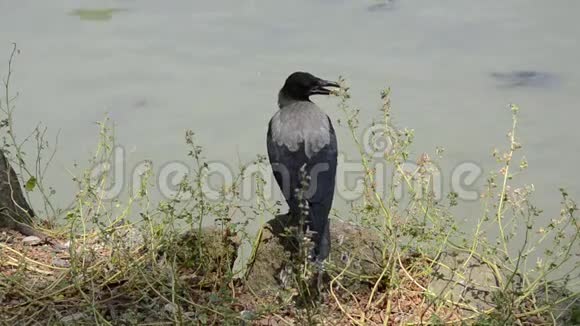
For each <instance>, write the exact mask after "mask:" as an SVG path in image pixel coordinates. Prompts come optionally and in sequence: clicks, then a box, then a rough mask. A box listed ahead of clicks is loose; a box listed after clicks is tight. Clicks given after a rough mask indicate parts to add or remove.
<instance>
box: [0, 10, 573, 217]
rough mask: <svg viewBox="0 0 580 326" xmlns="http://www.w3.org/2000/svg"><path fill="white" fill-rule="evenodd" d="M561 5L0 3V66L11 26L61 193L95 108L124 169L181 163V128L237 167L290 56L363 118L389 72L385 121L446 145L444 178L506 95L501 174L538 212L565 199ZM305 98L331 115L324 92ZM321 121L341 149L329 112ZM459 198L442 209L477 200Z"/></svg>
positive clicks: (487, 150)
mask: <svg viewBox="0 0 580 326" xmlns="http://www.w3.org/2000/svg"><path fill="white" fill-rule="evenodd" d="M79 9H99V10H100V11H82V10H81V11H77V12H76V13H75V10H79ZM103 9H104V10H103ZM106 9H122V10H106ZM578 12H580V2H578V1H577V0H561V1H558V2H557V3H556V2H550V1H539V0H533V1H530V0H526V1H523V0H517V1H516V0H514V1H496V0H492V1H478V2H473V1H465V0H442V1H426V0H425V1H417V0H398V1H390V2H389V1H388V2H381V1H370V0H367V1H365V0H356V1H354V0H350V1H348V0H342V1H330V0H317V1H273V0H268V1H265V0H242V1H238V0H236V1H205V2H201V1H171V2H162V1H130V0H124V1H81V2H79V1H72V0H71V1H57V0H54V1H50V2H39V1H25V0H21V1H0V13H1V14H0V16H1V19H0V50H1V51H0V59H1V62H2V64H1V65H0V66H1V67H2V69H1V70H0V71H1V73H2V76H4V75H5V72H6V67H7V64H6V62H7V60H8V56H9V54H10V50H11V42H17V43H18V47H19V48H20V49H21V51H22V52H21V54H20V55H18V57H17V59H16V63H15V72H14V76H13V80H12V87H13V89H14V90H16V91H18V92H19V94H20V95H19V98H18V100H17V102H16V105H17V107H16V117H15V119H16V123H17V126H16V128H17V132H18V136H19V137H20V138H21V139H22V138H23V137H25V136H26V135H27V134H28V132H29V131H30V130H31V129H32V128H34V126H36V125H37V124H38V123H40V122H42V123H43V125H45V126H46V127H48V130H49V131H48V133H47V135H48V139H49V140H52V139H54V137H55V136H56V134H57V132H60V136H59V144H58V152H57V155H56V157H55V160H54V162H53V165H52V167H51V169H50V170H49V175H48V177H47V180H46V183H47V184H52V185H54V186H55V188H56V190H57V195H56V200H57V203H58V204H59V206H61V207H63V206H66V205H68V204H69V203H70V199H71V196H72V194H73V193H74V191H75V190H76V189H75V186H74V184H73V182H72V181H71V177H70V174H69V172H68V170H71V171H78V169H77V168H74V167H73V164H72V163H73V162H74V161H77V162H79V163H80V166H81V167H86V165H84V164H85V163H84V162H86V161H87V159H88V158H89V156H90V153H91V152H92V150H93V149H94V146H95V144H96V142H97V136H98V128H97V126H96V125H95V121H97V120H101V119H102V118H103V117H104V115H105V114H106V113H107V112H108V113H109V116H110V117H111V118H112V120H113V121H114V122H115V125H116V138H117V141H118V143H119V144H121V145H123V147H124V148H125V153H126V159H127V161H126V166H127V167H128V168H129V169H130V168H131V167H132V166H135V165H136V164H137V163H138V162H141V161H143V160H146V159H149V160H152V161H153V162H154V166H155V167H156V168H159V167H161V166H163V165H164V164H166V163H167V162H171V161H184V162H185V160H186V152H187V150H186V146H185V145H184V133H185V130H186V129H192V130H194V131H195V132H196V133H197V135H198V139H199V141H200V142H201V144H203V145H205V147H206V151H207V152H206V153H207V156H208V157H210V158H212V159H215V160H219V161H221V162H227V163H228V164H231V166H236V165H237V162H238V161H247V160H250V159H253V158H254V157H255V156H256V154H265V153H266V148H265V133H266V129H267V123H268V120H269V119H270V117H271V115H272V114H273V113H274V112H275V110H276V109H277V106H276V96H277V91H278V90H279V88H280V87H281V85H282V83H283V81H284V79H285V78H286V76H287V75H288V74H289V73H291V72H293V71H296V70H306V71H310V72H312V73H314V74H316V75H318V76H320V77H323V78H327V79H336V78H337V77H338V76H339V75H342V76H345V77H346V78H347V80H348V83H349V84H350V85H351V86H352V96H353V97H352V101H353V104H355V105H356V106H358V107H360V108H361V109H362V113H361V114H362V117H361V122H362V123H363V126H365V125H368V123H367V121H370V118H371V117H375V116H377V114H378V111H377V109H378V108H379V106H380V99H379V91H380V89H382V88H383V87H385V86H391V87H392V89H393V95H392V102H393V107H394V117H395V120H396V124H397V125H398V126H401V127H409V128H413V129H415V130H416V144H415V146H414V152H413V153H412V157H413V160H415V158H416V157H417V156H419V155H420V154H421V153H422V152H430V153H433V152H434V150H435V147H436V146H443V147H445V149H446V151H445V158H444V162H443V164H442V166H441V171H442V177H443V179H442V180H443V186H444V187H447V185H448V184H449V182H450V174H451V172H450V171H452V169H453V168H454V167H456V166H458V165H460V164H461V163H464V162H472V163H475V164H476V165H478V166H480V167H482V169H483V172H484V173H488V172H489V171H490V169H492V168H495V165H494V162H493V159H492V158H491V156H490V154H491V151H492V149H493V148H494V147H495V146H503V147H505V144H506V142H507V138H506V137H505V135H506V133H507V131H508V129H509V128H510V126H511V120H510V119H511V118H510V111H509V109H508V105H509V104H510V103H517V104H518V105H519V106H520V107H521V114H520V120H519V123H520V130H519V136H520V142H521V143H522V144H523V146H524V151H525V155H526V158H527V160H528V161H529V166H530V167H529V169H528V171H527V172H526V174H525V175H523V176H521V179H518V180H519V182H521V183H524V182H525V183H533V184H534V185H535V188H536V195H535V200H536V201H535V202H536V204H537V205H538V206H540V207H542V208H544V209H545V211H546V214H545V215H544V216H543V217H542V218H544V219H549V218H552V217H555V216H557V215H558V213H559V202H560V197H559V192H558V188H559V187H565V188H566V189H568V191H569V192H570V194H571V195H572V196H574V197H575V198H580V184H579V182H578V180H579V179H578V177H577V168H578V166H580V146H579V145H578V139H579V128H578V122H577V121H578V120H579V119H580V110H579V109H578V99H579V95H578V93H577V92H578V90H579V89H580V65H578V64H577V60H578V58H580V42H578V30H580V21H578V20H577V13H578ZM574 31H576V32H574ZM315 101H316V102H317V103H319V104H320V105H321V106H322V107H323V108H324V110H325V111H326V112H328V113H329V115H330V116H331V117H332V119H333V120H334V121H336V119H338V118H340V117H342V114H341V113H340V112H339V111H338V110H336V105H337V100H336V99H326V98H316V99H315ZM335 124H336V123H335ZM338 137H339V145H340V150H341V151H342V152H343V153H344V154H345V155H346V156H347V157H348V158H350V159H353V160H354V159H355V158H356V156H355V155H354V153H355V150H354V146H353V144H352V141H351V140H350V138H349V135H348V133H347V132H346V130H344V128H338ZM483 181H484V176H482V177H481V178H480V179H479V180H478V182H479V184H481V183H482V182H483ZM444 190H448V188H444ZM464 204H465V205H464V207H465V208H463V209H462V210H459V211H458V212H459V213H458V218H460V219H468V220H469V219H471V218H473V217H474V216H475V215H477V212H478V210H477V209H478V208H479V205H478V204H477V203H474V202H470V203H469V202H468V203H464ZM343 205H344V200H341V199H338V200H337V204H336V206H337V207H342V206H343Z"/></svg>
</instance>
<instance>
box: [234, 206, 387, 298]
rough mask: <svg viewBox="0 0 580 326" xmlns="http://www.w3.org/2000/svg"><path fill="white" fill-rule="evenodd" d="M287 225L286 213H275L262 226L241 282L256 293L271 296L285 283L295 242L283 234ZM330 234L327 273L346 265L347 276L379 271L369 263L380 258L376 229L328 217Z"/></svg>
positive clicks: (334, 272)
mask: <svg viewBox="0 0 580 326" xmlns="http://www.w3.org/2000/svg"><path fill="white" fill-rule="evenodd" d="M291 225H292V221H291V220H290V218H289V217H288V216H287V215H278V216H276V218H274V219H272V220H271V221H269V222H268V223H266V225H265V226H264V227H263V228H262V239H261V241H260V246H259V248H258V250H257V251H256V253H255V256H254V257H253V258H251V261H252V262H251V263H250V264H249V267H248V268H249V270H248V271H247V272H246V278H245V282H244V284H245V286H247V287H248V288H250V289H251V290H252V291H254V292H255V293H256V294H257V295H273V294H275V293H276V292H278V291H279V290H280V289H281V288H282V287H286V286H287V285H288V284H286V283H288V282H286V281H285V280H286V279H287V278H288V277H287V274H288V273H289V272H288V270H289V269H290V268H289V266H288V262H289V261H290V260H291V257H292V255H293V252H295V251H296V245H297V244H296V243H295V242H296V241H295V240H294V241H292V240H290V239H289V237H287V236H285V231H284V229H285V228H286V227H289V226H291ZM330 235H331V243H332V246H331V252H330V257H329V259H328V264H327V270H328V271H329V273H331V274H338V273H340V271H342V270H343V269H344V268H346V267H347V265H348V268H347V270H348V271H349V272H350V273H351V275H352V274H364V275H370V276H373V275H375V276H378V275H380V274H381V272H382V269H381V268H380V267H379V266H378V265H377V264H373V263H372V261H380V260H381V259H382V258H381V256H382V252H381V248H382V244H381V241H380V236H379V234H378V233H377V232H375V231H373V230H371V229H367V228H363V227H360V226H356V225H354V224H351V223H347V222H343V221H338V220H332V221H331V222H330ZM377 259H378V260H377ZM355 283H356V284H355ZM352 285H353V286H356V287H358V286H361V283H360V282H353V284H352ZM363 286H364V285H363ZM351 289H352V288H351ZM352 290H354V289H352Z"/></svg>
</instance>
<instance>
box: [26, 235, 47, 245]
mask: <svg viewBox="0 0 580 326" xmlns="http://www.w3.org/2000/svg"><path fill="white" fill-rule="evenodd" d="M22 242H23V243H24V244H25V245H27V246H36V245H38V244H40V242H42V240H41V239H40V238H39V237H37V236H34V235H31V236H28V237H26V238H24V239H22Z"/></svg>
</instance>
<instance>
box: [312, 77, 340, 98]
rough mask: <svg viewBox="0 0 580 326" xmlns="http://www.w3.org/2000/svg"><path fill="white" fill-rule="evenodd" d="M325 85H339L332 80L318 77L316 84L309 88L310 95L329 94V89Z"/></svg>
mask: <svg viewBox="0 0 580 326" xmlns="http://www.w3.org/2000/svg"><path fill="white" fill-rule="evenodd" d="M325 87H340V85H339V84H338V83H336V82H333V81H328V80H324V79H319V80H318V84H317V85H316V86H314V88H312V90H310V95H329V94H330V93H331V90H329V89H326V88H325Z"/></svg>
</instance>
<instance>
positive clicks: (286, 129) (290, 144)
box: [270, 101, 331, 158]
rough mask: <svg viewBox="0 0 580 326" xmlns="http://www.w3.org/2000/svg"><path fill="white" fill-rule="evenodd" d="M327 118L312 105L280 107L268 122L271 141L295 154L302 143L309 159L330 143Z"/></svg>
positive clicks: (305, 102) (298, 102) (304, 102)
mask: <svg viewBox="0 0 580 326" xmlns="http://www.w3.org/2000/svg"><path fill="white" fill-rule="evenodd" d="M330 128H331V126H330V121H329V119H328V116H327V115H326V114H325V113H324V112H323V111H322V110H321V109H320V108H319V107H318V106H317V105H316V104H314V103H312V102H307V101H296V102H293V103H290V104H288V105H285V106H284V107H282V108H281V109H280V110H278V112H276V114H275V115H274V116H273V117H272V120H270V131H271V136H272V139H271V141H272V142H273V143H275V144H276V145H278V146H286V147H287V148H288V149H289V150H290V151H292V152H295V151H297V150H298V149H300V145H301V143H304V151H305V154H306V156H308V157H309V158H311V157H312V156H314V154H316V153H318V152H319V151H320V150H321V149H322V148H323V147H324V146H326V145H328V144H329V143H330Z"/></svg>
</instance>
